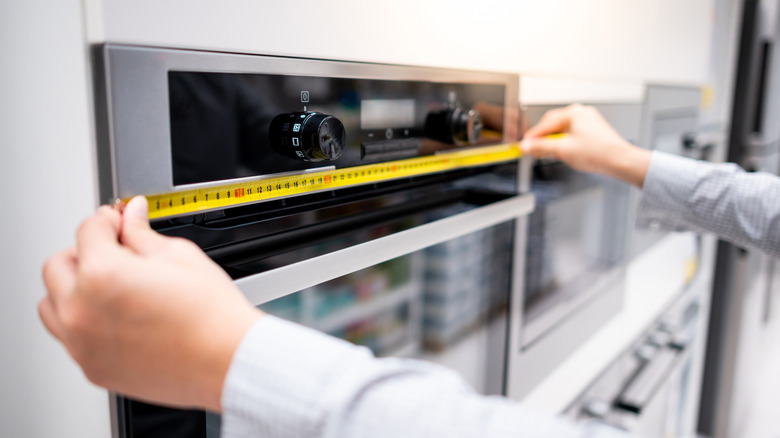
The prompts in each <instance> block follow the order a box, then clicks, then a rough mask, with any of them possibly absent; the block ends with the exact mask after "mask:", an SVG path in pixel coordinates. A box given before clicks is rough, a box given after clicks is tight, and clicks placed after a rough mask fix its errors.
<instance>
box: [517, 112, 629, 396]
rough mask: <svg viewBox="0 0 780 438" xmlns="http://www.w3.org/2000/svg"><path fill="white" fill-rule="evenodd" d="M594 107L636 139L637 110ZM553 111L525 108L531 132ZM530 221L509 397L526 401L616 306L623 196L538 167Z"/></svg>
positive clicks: (565, 171)
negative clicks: (543, 117)
mask: <svg viewBox="0 0 780 438" xmlns="http://www.w3.org/2000/svg"><path fill="white" fill-rule="evenodd" d="M596 107H597V108H598V109H599V111H601V113H602V114H603V115H604V116H605V117H606V118H607V119H608V120H609V121H610V122H611V123H612V124H613V125H614V126H615V128H616V129H617V130H618V131H619V132H620V134H621V135H623V136H624V137H626V138H628V139H632V140H633V139H636V138H637V137H638V135H639V121H640V113H641V105H640V104H639V103H636V104H633V103H625V104H600V105H596ZM553 108H555V106H554V105H535V106H530V107H528V108H526V111H525V113H526V115H527V119H528V122H529V123H530V124H533V123H536V122H537V121H538V120H539V119H540V118H541V117H542V115H543V114H544V113H545V112H546V111H548V110H550V109H553ZM530 187H531V191H532V193H533V194H534V196H535V197H536V209H535V211H534V212H533V214H531V215H530V216H529V218H528V228H527V231H526V239H527V246H526V249H525V257H526V264H525V267H524V273H525V278H524V287H523V295H522V296H521V298H520V299H518V300H517V301H516V302H514V303H513V304H514V308H513V311H514V314H513V318H512V321H513V326H512V328H511V331H510V344H509V345H510V349H511V350H512V351H513V353H512V354H511V355H510V365H509V374H508V379H509V381H508V389H509V394H510V395H511V396H513V397H518V398H522V397H524V396H525V395H526V394H527V393H528V392H529V391H530V390H531V389H532V388H533V387H534V386H535V385H536V384H538V383H539V381H540V380H541V379H542V378H543V377H544V376H545V375H546V374H547V373H548V372H549V370H551V369H554V368H555V367H556V366H557V365H558V364H559V363H560V362H561V361H562V360H564V359H565V358H566V356H568V355H569V354H570V353H571V352H572V351H573V350H574V349H576V348H577V346H578V345H580V344H581V343H583V342H584V341H585V340H587V338H588V337H589V336H590V335H591V334H592V333H593V332H595V331H596V330H597V329H598V328H599V327H600V326H601V325H602V324H604V323H605V322H606V321H608V320H609V319H610V317H612V316H613V315H615V314H617V313H618V312H619V310H620V308H621V305H622V297H623V292H624V280H625V260H626V253H627V248H628V231H629V227H628V225H629V188H628V187H627V186H626V185H625V184H622V183H620V182H618V181H614V180H610V179H608V178H605V177H601V176H597V175H590V174H585V173H581V172H577V171H574V170H572V169H571V168H569V167H567V166H565V165H564V164H563V163H561V162H559V161H555V160H550V159H541V160H537V161H536V162H535V163H534V165H533V169H532V179H531V186H530Z"/></svg>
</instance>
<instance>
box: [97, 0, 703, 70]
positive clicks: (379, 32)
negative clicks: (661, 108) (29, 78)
mask: <svg viewBox="0 0 780 438" xmlns="http://www.w3.org/2000/svg"><path fill="white" fill-rule="evenodd" d="M97 1H98V0H94V2H93V3H90V4H97ZM200 4H205V5H208V4H212V2H210V1H204V0H201V1H193V0H169V1H165V2H160V1H157V0H136V1H113V0H105V1H103V2H102V4H101V6H102V11H100V12H97V13H95V15H96V16H102V17H103V19H102V20H100V21H102V23H98V22H97V21H98V20H95V21H94V22H92V26H91V28H90V30H91V32H90V36H91V37H92V38H94V39H95V40H102V39H103V38H105V39H107V40H110V41H124V42H132V43H141V44H152V45H168V46H183V47H197V48H213V49H220V50H232V51H241V52H259V53H278V54H286V55H298V56H306V57H317V58H333V59H354V60H362V61H378V62H388V63H403V64H422V65H436V66H448V67H463V68H470V69H486V70H506V71H516V72H532V73H544V74H552V75H560V76H582V77H598V78H603V77H605V76H606V77H615V78H623V79H635V80H636V79H639V80H645V79H651V80H655V81H673V82H680V81H682V82H700V81H702V80H704V79H705V77H706V76H705V75H706V67H707V60H708V56H709V38H710V28H711V25H712V20H713V17H712V13H711V8H712V0H685V1H679V0H642V1H625V0H589V1H577V0H544V1H539V0H514V1H508V0H503V1H502V0H483V1H479V2H475V1H473V0H472V1H465V0H450V1H447V0H434V1H431V0H428V1H420V0H393V1H382V2H379V1H363V0H341V1H327V2H326V1H318V0H298V1H294V2H291V1H275V2H258V1H254V0H223V1H222V2H220V3H219V4H220V7H219V8H205V7H203V8H198V7H196V6H193V5H200ZM94 9H97V7H96V8H94Z"/></svg>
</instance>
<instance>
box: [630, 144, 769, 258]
mask: <svg viewBox="0 0 780 438" xmlns="http://www.w3.org/2000/svg"><path fill="white" fill-rule="evenodd" d="M638 224H639V225H640V226H654V227H656V228H658V227H660V228H661V229H666V230H676V229H690V230H696V231H704V232H711V233H714V234H716V235H718V236H719V237H721V238H723V239H725V240H728V241H730V242H732V243H735V244H737V245H740V246H745V247H752V248H758V249H760V250H762V251H764V252H766V253H768V254H771V255H773V256H780V179H779V178H778V177H776V176H774V175H770V174H766V173H747V172H745V171H744V170H742V169H741V168H739V167H738V166H737V165H735V164H730V163H707V162H701V161H696V160H691V159H686V158H682V157H676V156H672V155H669V154H664V153H661V152H653V155H652V161H651V164H650V167H649V170H648V173H647V178H646V180H645V184H644V189H643V194H642V201H641V203H640V214H639V218H638Z"/></svg>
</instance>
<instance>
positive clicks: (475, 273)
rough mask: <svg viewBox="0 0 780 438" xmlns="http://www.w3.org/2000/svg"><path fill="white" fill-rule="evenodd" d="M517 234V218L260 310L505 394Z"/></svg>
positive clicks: (352, 275)
mask: <svg viewBox="0 0 780 438" xmlns="http://www.w3.org/2000/svg"><path fill="white" fill-rule="evenodd" d="M512 237H513V223H505V224H501V225H498V226H495V227H493V228H490V229H486V230H482V231H478V232H475V233H472V234H469V235H466V236H463V237H461V238H457V239H453V240H450V241H447V242H445V243H442V244H439V245H436V246H434V247H431V248H428V249H426V250H424V251H419V252H416V253H413V254H410V255H407V256H403V257H399V258H396V259H393V260H390V261H387V262H384V263H381V264H378V265H375V266H372V267H369V268H367V269H364V270H361V271H358V272H354V273H351V274H348V275H345V276H343V277H340V278H337V279H334V280H331V281H329V282H326V283H323V284H320V285H317V286H315V287H312V288H309V289H306V290H303V291H301V292H298V293H295V294H291V295H288V296H285V297H282V298H280V299H277V300H274V301H271V302H269V303H266V304H264V305H262V306H260V308H261V309H262V310H264V311H266V312H268V313H270V314H273V315H276V316H279V317H282V318H286V319H289V320H292V321H296V322H299V323H301V324H304V325H306V326H309V327H312V328H315V329H318V330H321V331H323V332H326V333H329V334H331V335H333V336H337V337H339V338H342V339H345V340H348V341H350V342H353V343H355V344H359V345H363V346H366V347H368V348H369V349H371V350H372V351H373V352H374V354H375V355H377V356H380V357H383V356H404V357H416V358H422V359H426V360H429V361H433V362H437V363H440V364H443V365H445V366H450V367H452V368H455V369H456V371H460V372H461V374H463V376H464V378H466V380H468V381H469V382H470V383H471V384H472V385H473V386H474V387H475V388H476V389H477V390H478V391H481V392H484V393H496V392H501V390H502V382H501V379H502V378H503V361H504V356H503V354H504V351H503V350H504V348H503V345H504V341H505V338H504V336H505V323H506V318H505V312H506V310H507V307H508V297H509V279H510V274H511V272H510V267H511V251H512V241H513V239H512ZM486 355H489V356H490V357H487V356H486ZM463 357H467V358H468V359H466V361H465V362H467V363H463V360H462V358H463ZM469 362H470V363H469Z"/></svg>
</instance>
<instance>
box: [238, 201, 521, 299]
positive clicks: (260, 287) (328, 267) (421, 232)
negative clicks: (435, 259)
mask: <svg viewBox="0 0 780 438" xmlns="http://www.w3.org/2000/svg"><path fill="white" fill-rule="evenodd" d="M533 208H534V197H533V195H530V194H529V195H521V196H517V197H514V198H510V199H507V200H504V201H500V202H497V203H495V204H491V205H488V206H485V207H481V208H478V209H475V210H472V211H468V212H465V213H461V214H458V215H456V216H451V217H447V218H444V219H440V220H438V221H435V222H432V223H429V224H425V225H422V226H419V227H416V228H412V229H409V230H406V231H401V232H399V233H395V234H392V235H389V236H386V237H382V238H379V239H376V240H372V241H369V242H366V243H363V244H360V245H356V246H353V247H350V248H346V249H343V250H340V251H336V252H333V253H330V254H326V255H323V256H320V257H315V258H312V259H308V260H305V261H302V262H300V263H295V264H292V265H288V266H284V267H281V268H278V269H274V270H272V271H268V272H264V273H262V274H257V275H253V276H250V277H245V278H242V279H239V280H237V281H236V284H237V285H238V287H240V288H241V290H242V291H243V292H244V294H245V295H246V296H247V298H248V299H249V301H251V302H252V304H255V305H258V304H262V303H264V302H266V301H270V300H273V299H275V298H279V297H282V296H284V295H287V294H290V293H293V292H297V291H299V290H301V289H305V288H307V287H311V286H314V285H316V284H319V283H322V282H324V281H327V280H331V279H333V278H336V277H340V276H342V275H345V274H348V273H350V272H354V271H357V270H360V269H363V268H367V267H369V266H372V265H375V264H377V263H381V262H383V261H387V260H390V259H393V258H396V257H399V256H402V255H405V254H409V253H412V252H414V251H417V250H420V249H423V248H426V247H428V246H431V245H435V244H437V243H441V242H445V241H447V240H450V239H454V238H457V237H460V236H463V235H465V234H468V233H470V232H473V231H477V230H480V229H484V228H488V227H491V226H493V225H496V224H499V223H502V222H506V221H508V220H511V219H514V218H521V217H523V216H525V215H527V214H528V213H530V212H531V211H533Z"/></svg>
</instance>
